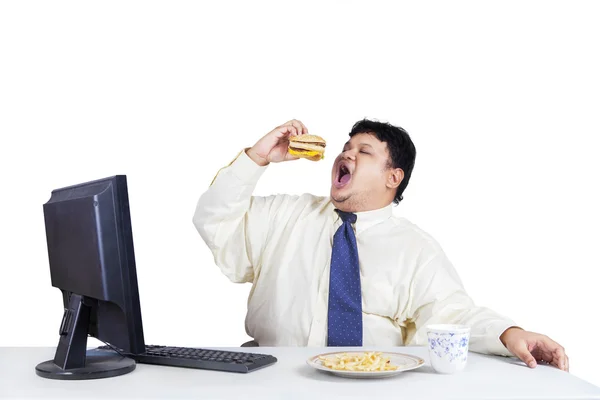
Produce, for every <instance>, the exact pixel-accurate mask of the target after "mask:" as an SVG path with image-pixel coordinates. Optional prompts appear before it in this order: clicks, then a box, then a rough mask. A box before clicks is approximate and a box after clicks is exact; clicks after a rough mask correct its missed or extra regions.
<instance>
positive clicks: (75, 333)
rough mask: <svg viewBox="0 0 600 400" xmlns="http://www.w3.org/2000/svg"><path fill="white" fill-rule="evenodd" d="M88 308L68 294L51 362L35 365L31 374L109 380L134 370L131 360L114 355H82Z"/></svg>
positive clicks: (91, 352) (93, 352) (99, 352)
mask: <svg viewBox="0 0 600 400" xmlns="http://www.w3.org/2000/svg"><path fill="white" fill-rule="evenodd" d="M89 322H90V306H88V305H86V304H85V299H84V297H83V296H80V295H78V294H74V293H73V294H72V295H71V298H70V299H69V306H68V307H67V308H66V309H65V313H64V315H63V319H62V323H61V325H60V339H59V342H58V347H57V348H56V354H55V355H54V360H48V361H45V362H43V363H40V364H38V365H37V366H36V367H35V372H36V374H38V375H39V376H41V377H43V378H49V379H62V380H83V379H100V378H110V377H113V376H119V375H124V374H126V373H129V372H131V371H133V370H134V369H135V365H136V364H135V360H133V359H131V358H127V357H123V356H121V355H120V354H117V353H116V352H114V351H107V350H98V349H91V350H87V351H86V345H87V337H88V326H89Z"/></svg>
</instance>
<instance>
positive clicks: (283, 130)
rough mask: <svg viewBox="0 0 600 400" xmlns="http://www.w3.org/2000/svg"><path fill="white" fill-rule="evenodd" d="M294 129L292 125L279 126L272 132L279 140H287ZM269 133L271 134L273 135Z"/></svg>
mask: <svg viewBox="0 0 600 400" xmlns="http://www.w3.org/2000/svg"><path fill="white" fill-rule="evenodd" d="M295 129H296V128H294V127H293V126H292V125H285V124H284V125H280V126H278V127H277V128H275V129H274V130H273V132H275V136H276V137H277V138H279V139H282V138H287V137H288V136H290V135H292V134H293V132H294V130H295ZM273 132H271V133H273Z"/></svg>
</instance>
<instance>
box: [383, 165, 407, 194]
mask: <svg viewBox="0 0 600 400" xmlns="http://www.w3.org/2000/svg"><path fill="white" fill-rule="evenodd" d="M402 180H404V171H403V170H402V168H392V169H390V170H389V172H388V179H387V183H386V186H387V187H388V188H390V189H396V188H397V187H398V186H400V184H401V183H402Z"/></svg>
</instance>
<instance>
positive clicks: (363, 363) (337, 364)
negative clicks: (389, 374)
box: [319, 351, 398, 372]
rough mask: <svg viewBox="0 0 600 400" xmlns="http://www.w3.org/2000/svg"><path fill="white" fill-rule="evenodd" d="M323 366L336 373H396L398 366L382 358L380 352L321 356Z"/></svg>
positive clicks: (386, 358) (387, 358)
mask: <svg viewBox="0 0 600 400" xmlns="http://www.w3.org/2000/svg"><path fill="white" fill-rule="evenodd" d="M319 359H320V360H321V363H322V364H323V366H325V367H327V368H331V369H333V370H336V371H367V372H369V371H395V370H397V369H398V366H397V365H393V364H392V363H391V362H390V359H389V357H382V356H381V353H380V352H372V351H371V352H364V353H362V354H360V355H357V354H351V355H350V354H348V353H343V354H341V355H340V354H336V355H335V358H329V357H326V356H319Z"/></svg>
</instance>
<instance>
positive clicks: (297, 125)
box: [292, 120, 304, 135]
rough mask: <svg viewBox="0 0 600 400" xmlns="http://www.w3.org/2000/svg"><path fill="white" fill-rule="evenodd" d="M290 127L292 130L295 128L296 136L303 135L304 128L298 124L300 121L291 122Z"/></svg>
mask: <svg viewBox="0 0 600 400" xmlns="http://www.w3.org/2000/svg"><path fill="white" fill-rule="evenodd" d="M292 126H293V127H294V128H296V130H297V131H298V135H302V134H304V132H303V130H304V128H303V126H302V123H300V121H297V120H293V121H292Z"/></svg>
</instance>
